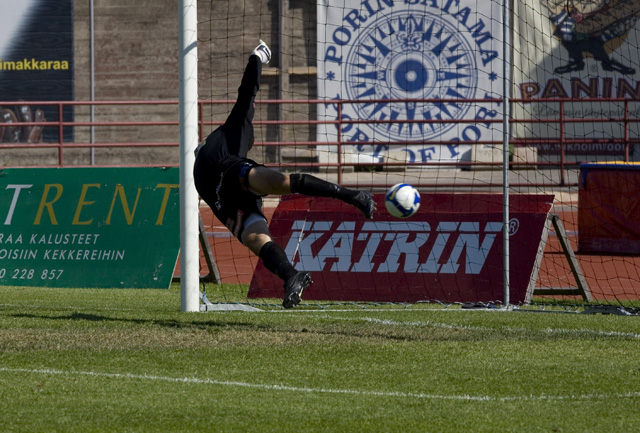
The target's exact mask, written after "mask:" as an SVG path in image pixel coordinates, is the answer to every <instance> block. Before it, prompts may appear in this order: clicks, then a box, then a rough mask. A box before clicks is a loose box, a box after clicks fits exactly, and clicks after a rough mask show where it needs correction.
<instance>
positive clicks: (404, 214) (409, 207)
mask: <svg viewBox="0 0 640 433" xmlns="http://www.w3.org/2000/svg"><path fill="white" fill-rule="evenodd" d="M384 204H385V207H386V208H387V211H388V212H389V213H390V214H391V215H393V216H394V217H396V218H408V217H410V216H411V215H413V214H415V213H416V212H417V211H418V209H419V208H420V193H419V192H418V190H417V189H415V188H414V187H413V186H411V185H409V184H407V183H398V184H396V185H393V186H392V187H391V188H389V190H388V191H387V194H386V195H385V200H384Z"/></svg>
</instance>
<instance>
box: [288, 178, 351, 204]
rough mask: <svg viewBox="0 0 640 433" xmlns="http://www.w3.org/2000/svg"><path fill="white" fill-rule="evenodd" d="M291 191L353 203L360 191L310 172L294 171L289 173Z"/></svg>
mask: <svg viewBox="0 0 640 433" xmlns="http://www.w3.org/2000/svg"><path fill="white" fill-rule="evenodd" d="M289 181H290V183H291V192H292V193H298V194H305V195H310V196H314V197H332V198H337V199H339V200H342V201H344V202H346V203H350V204H353V199H354V198H355V196H356V195H358V191H354V190H352V189H349V188H344V187H342V186H340V185H336V184H335V183H331V182H327V181H326V180H322V179H320V178H318V177H315V176H312V175H310V174H298V173H294V174H291V175H289Z"/></svg>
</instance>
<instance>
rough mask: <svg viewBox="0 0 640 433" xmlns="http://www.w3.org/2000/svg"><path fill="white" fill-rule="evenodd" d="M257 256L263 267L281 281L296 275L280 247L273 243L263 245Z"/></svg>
mask: <svg viewBox="0 0 640 433" xmlns="http://www.w3.org/2000/svg"><path fill="white" fill-rule="evenodd" d="M258 256H259V257H260V258H261V259H262V262H263V263H264V266H265V267H266V268H267V269H268V270H269V271H271V272H272V273H273V274H275V275H277V276H278V277H280V278H281V279H282V280H283V281H287V280H288V279H289V278H291V277H293V276H294V275H295V274H296V273H297V271H296V269H295V268H294V267H293V265H292V264H291V262H289V259H288V258H287V255H286V254H285V252H284V250H283V249H282V247H280V245H278V244H276V243H275V242H273V241H269V242H267V243H266V244H264V245H263V246H262V248H260V254H258Z"/></svg>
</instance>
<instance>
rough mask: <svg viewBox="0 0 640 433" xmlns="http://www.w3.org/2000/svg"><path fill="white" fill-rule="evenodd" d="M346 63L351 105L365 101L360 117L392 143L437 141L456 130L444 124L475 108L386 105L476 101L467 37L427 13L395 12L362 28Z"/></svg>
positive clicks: (360, 105)
mask: <svg viewBox="0 0 640 433" xmlns="http://www.w3.org/2000/svg"><path fill="white" fill-rule="evenodd" d="M345 63H346V64H347V68H346V72H345V77H344V78H345V81H346V83H345V84H346V92H347V99H352V100H360V101H362V102H359V103H357V104H354V106H353V108H354V110H356V112H357V113H358V117H359V118H361V119H372V120H376V121H377V122H375V123H373V122H372V123H371V124H370V127H371V128H372V129H373V130H374V131H375V134H376V135H378V134H379V135H380V136H382V137H385V138H387V139H389V140H411V139H419V140H429V139H433V138H436V137H438V136H440V135H442V134H443V133H444V132H446V131H449V130H450V129H452V128H455V127H456V123H452V122H447V123H440V122H437V121H438V120H446V121H451V120H459V119H462V118H464V116H465V114H466V113H467V111H468V110H469V109H470V107H471V104H470V103H464V102H462V101H452V102H447V101H442V102H412V101H409V102H404V101H402V102H398V101H383V100H394V99H395V100H397V99H416V100H418V99H444V100H446V99H452V100H460V99H474V98H475V93H476V89H477V87H478V86H477V84H478V83H477V82H478V72H477V70H478V66H477V61H476V57H475V55H474V52H473V50H472V47H471V45H470V43H469V41H467V40H466V39H465V37H464V32H461V31H460V30H459V29H458V28H457V27H456V26H454V25H453V24H451V23H450V22H448V21H446V20H444V19H442V18H441V17H440V16H437V15H432V14H428V13H424V12H423V13H420V14H418V13H412V12H411V11H400V12H393V13H391V14H389V15H383V16H381V17H380V18H378V20H377V21H376V23H375V24H374V25H370V26H367V27H364V28H361V31H360V33H359V34H358V36H357V39H355V40H354V42H353V45H352V46H351V49H350V50H349V52H348V54H347V58H346V62H345ZM369 101H370V102H369ZM394 120H409V121H412V120H415V121H419V122H420V123H418V122H416V123H393V121H394ZM425 120H427V121H430V120H433V121H436V122H433V123H429V122H427V123H425V122H424V121H425ZM379 121H382V123H381V122H379Z"/></svg>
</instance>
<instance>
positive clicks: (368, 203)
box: [353, 191, 376, 219]
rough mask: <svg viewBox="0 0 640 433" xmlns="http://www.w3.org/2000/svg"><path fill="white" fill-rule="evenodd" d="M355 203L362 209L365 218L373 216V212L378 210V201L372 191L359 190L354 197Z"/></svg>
mask: <svg viewBox="0 0 640 433" xmlns="http://www.w3.org/2000/svg"><path fill="white" fill-rule="evenodd" d="M353 205H354V206H355V207H357V208H358V209H360V210H361V211H362V213H363V214H364V216H365V218H367V219H371V218H373V212H374V211H375V210H376V202H375V201H374V200H373V197H371V194H370V193H368V192H366V191H360V192H358V194H357V195H356V196H355V197H354V198H353Z"/></svg>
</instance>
